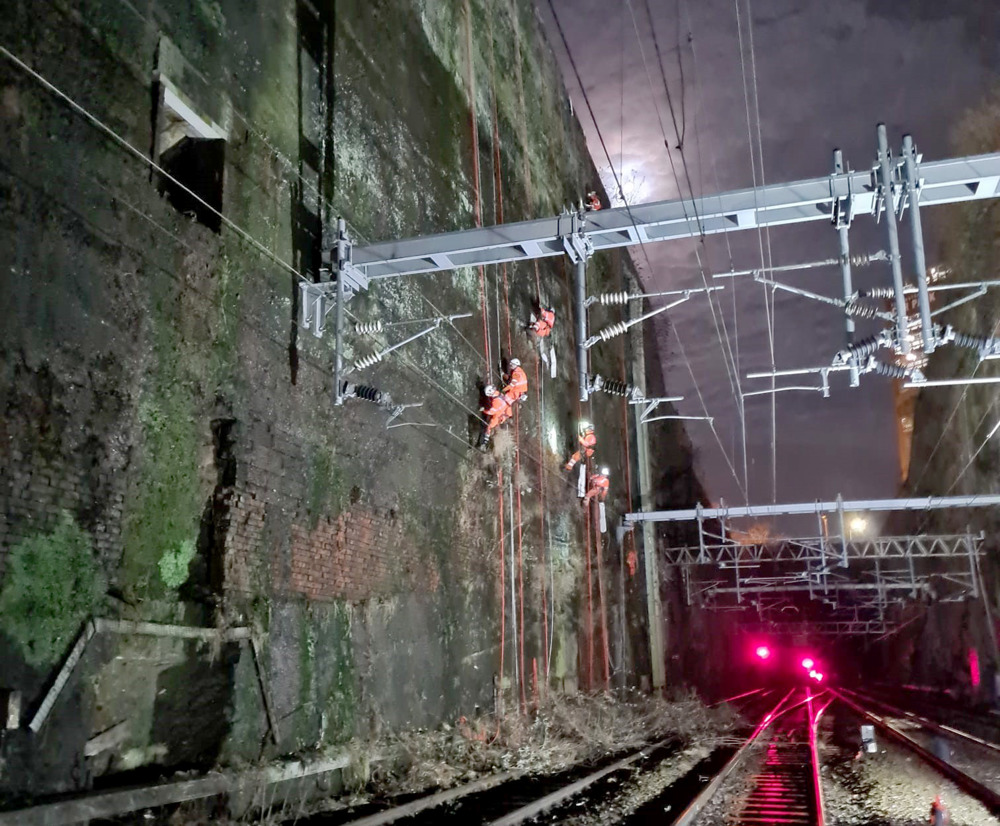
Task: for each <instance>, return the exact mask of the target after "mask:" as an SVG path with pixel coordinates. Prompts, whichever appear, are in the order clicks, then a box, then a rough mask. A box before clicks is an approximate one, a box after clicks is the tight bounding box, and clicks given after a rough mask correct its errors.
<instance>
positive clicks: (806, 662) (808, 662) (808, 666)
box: [802, 657, 816, 669]
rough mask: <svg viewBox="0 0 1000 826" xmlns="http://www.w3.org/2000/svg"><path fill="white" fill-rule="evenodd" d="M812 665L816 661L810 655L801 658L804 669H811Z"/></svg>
mask: <svg viewBox="0 0 1000 826" xmlns="http://www.w3.org/2000/svg"><path fill="white" fill-rule="evenodd" d="M814 665H816V662H815V660H813V659H812V657H805V658H803V660H802V667H803V668H805V669H811V668H812V667H813V666H814Z"/></svg>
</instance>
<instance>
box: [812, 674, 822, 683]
mask: <svg viewBox="0 0 1000 826" xmlns="http://www.w3.org/2000/svg"><path fill="white" fill-rule="evenodd" d="M814 679H815V680H816V682H817V683H821V682H823V675H822V674H820V673H819V672H817V673H816V676H815V678H814Z"/></svg>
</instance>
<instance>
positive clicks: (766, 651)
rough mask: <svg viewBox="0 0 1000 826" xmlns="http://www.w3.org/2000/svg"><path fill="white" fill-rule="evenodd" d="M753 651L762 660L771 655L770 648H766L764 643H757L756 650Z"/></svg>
mask: <svg viewBox="0 0 1000 826" xmlns="http://www.w3.org/2000/svg"><path fill="white" fill-rule="evenodd" d="M754 653H756V654H757V656H758V657H760V658H761V659H762V660H766V659H767V658H768V657H770V656H771V649H770V648H768V647H767V646H766V645H758V646H757V650H756V652H754Z"/></svg>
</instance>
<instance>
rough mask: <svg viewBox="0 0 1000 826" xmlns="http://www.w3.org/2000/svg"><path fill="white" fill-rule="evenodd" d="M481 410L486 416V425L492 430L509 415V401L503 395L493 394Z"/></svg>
mask: <svg viewBox="0 0 1000 826" xmlns="http://www.w3.org/2000/svg"><path fill="white" fill-rule="evenodd" d="M482 410H483V413H484V414H485V416H486V427H487V428H489V429H490V430H493V429H494V428H496V427H497V426H498V425H501V424H503V423H504V422H505V421H506V420H507V419H508V418H509V417H510V402H508V401H507V399H505V398H504V397H503V396H494V397H493V398H491V399H490V400H489V402H487V405H486V407H484V408H482Z"/></svg>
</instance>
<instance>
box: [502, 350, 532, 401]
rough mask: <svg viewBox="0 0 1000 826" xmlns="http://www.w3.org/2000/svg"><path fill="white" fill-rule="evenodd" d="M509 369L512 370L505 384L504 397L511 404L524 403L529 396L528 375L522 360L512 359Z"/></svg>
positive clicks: (509, 362) (508, 363) (508, 364)
mask: <svg viewBox="0 0 1000 826" xmlns="http://www.w3.org/2000/svg"><path fill="white" fill-rule="evenodd" d="M507 367H509V368H510V373H509V375H508V376H507V382H506V384H504V388H503V395H504V397H505V398H506V399H507V401H508V402H509V403H510V404H514V402H519V401H524V399H525V398H526V397H527V395H528V374H527V373H525V372H524V368H523V367H521V360H520V359H510V360H509V361H508V362H507Z"/></svg>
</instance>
